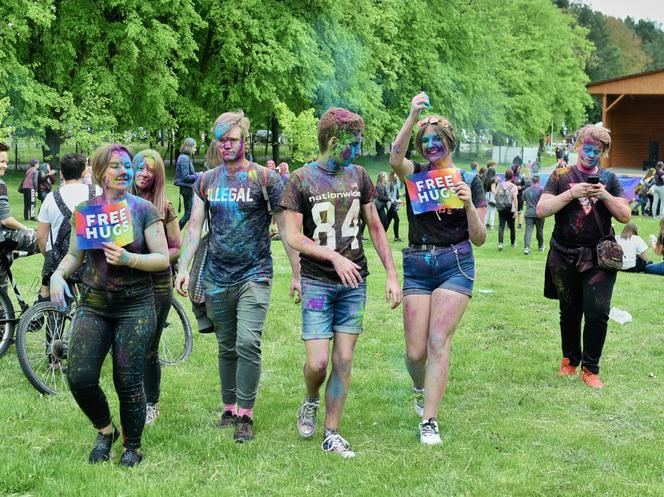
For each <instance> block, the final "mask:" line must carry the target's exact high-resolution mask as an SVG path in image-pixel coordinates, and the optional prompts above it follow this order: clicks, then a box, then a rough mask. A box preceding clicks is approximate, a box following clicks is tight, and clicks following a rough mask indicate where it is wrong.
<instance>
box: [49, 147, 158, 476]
mask: <svg viewBox="0 0 664 497" xmlns="http://www.w3.org/2000/svg"><path fill="white" fill-rule="evenodd" d="M92 173H93V176H94V180H95V183H97V184H98V185H100V186H101V188H102V192H103V193H102V195H100V196H99V197H95V198H93V199H92V200H88V201H86V202H82V203H81V204H79V205H78V206H77V207H76V209H75V211H74V216H72V220H73V226H72V228H73V229H72V236H71V241H70V244H69V253H68V254H67V255H66V256H65V258H64V259H63V260H62V262H61V263H60V265H59V266H58V268H57V269H56V270H55V272H54V273H53V275H52V276H51V300H52V301H53V302H55V303H57V304H59V305H61V306H63V307H64V306H65V296H66V295H68V296H70V297H71V292H70V291H69V288H68V286H67V283H66V279H67V277H68V276H70V275H71V274H73V273H74V272H75V271H76V270H77V269H78V268H79V267H80V266H81V264H83V263H84V261H85V266H84V271H83V276H82V278H81V279H82V283H81V285H80V287H79V289H80V299H79V306H78V311H77V313H76V319H75V320H74V324H73V330H72V336H71V341H70V344H69V370H68V374H67V380H68V382H69V387H70V389H71V391H72V394H73V395H74V398H75V399H76V402H77V403H78V405H79V406H80V408H81V410H82V411H83V412H84V413H85V415H86V416H87V417H88V418H89V419H90V421H91V422H92V424H93V425H94V427H95V428H96V429H97V430H98V433H97V437H96V439H95V442H94V445H93V448H92V451H91V452H90V455H89V457H88V462H89V463H91V464H92V463H97V462H102V461H107V460H108V459H109V458H110V453H111V446H112V444H113V442H115V441H116V440H117V439H118V438H119V436H120V433H119V431H118V429H117V428H116V427H115V424H114V423H113V422H112V420H111V412H110V409H109V407H108V402H107V401H106V396H105V395H104V392H103V391H102V390H101V388H100V387H99V374H100V371H101V367H102V364H103V362H104V358H105V357H106V354H107V353H108V351H109V349H110V348H111V346H112V348H113V352H112V357H113V382H114V384H115V390H116V392H117V394H118V397H119V399H120V421H121V424H122V430H123V446H124V450H123V453H122V457H121V458H120V465H121V466H127V467H130V466H135V465H136V464H139V463H140V462H141V460H142V458H143V455H142V454H141V452H140V450H139V449H140V446H141V435H142V433H143V427H144V423H145V409H146V408H145V395H144V393H143V371H144V368H145V358H146V354H147V351H148V347H149V346H150V344H151V342H152V339H153V336H154V332H155V326H156V320H157V317H156V314H155V303H154V293H153V290H152V280H151V278H150V274H149V273H152V272H159V271H165V270H166V269H167V268H168V245H167V243H166V236H165V235H164V226H163V223H162V222H161V221H162V218H163V212H159V211H158V210H157V208H156V207H155V206H154V205H153V204H152V203H151V202H148V201H147V200H143V199H142V198H140V197H137V196H134V195H131V194H130V193H128V190H129V187H130V186H131V184H132V182H133V177H134V171H133V169H132V162H131V154H130V153H129V150H128V149H127V148H126V147H125V146H124V145H118V144H111V145H104V146H102V147H101V148H99V149H97V151H96V152H95V154H94V156H93V158H92Z"/></svg>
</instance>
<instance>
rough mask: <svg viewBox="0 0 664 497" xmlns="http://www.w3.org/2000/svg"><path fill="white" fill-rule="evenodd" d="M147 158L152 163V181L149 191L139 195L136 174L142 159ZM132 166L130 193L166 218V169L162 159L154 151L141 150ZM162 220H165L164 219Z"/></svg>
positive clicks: (148, 149)
mask: <svg viewBox="0 0 664 497" xmlns="http://www.w3.org/2000/svg"><path fill="white" fill-rule="evenodd" d="M145 158H149V159H152V162H154V179H153V180H152V186H150V189H149V190H148V191H147V192H145V193H143V194H142V195H141V192H140V191H139V189H138V188H137V187H136V172H137V169H138V166H139V165H140V164H141V162H143V159H145ZM133 166H134V183H133V184H132V185H131V193H133V194H134V195H138V196H139V197H142V198H144V199H145V200H149V201H150V202H152V203H153V204H154V206H155V207H156V208H157V210H158V211H159V212H161V213H163V214H164V216H166V214H167V210H168V197H167V196H166V168H165V167H164V159H162V158H161V155H160V154H159V152H157V151H156V150H152V149H150V148H147V149H145V150H141V151H140V152H138V153H137V154H136V156H135V157H134V160H133ZM164 219H166V218H165V217H164Z"/></svg>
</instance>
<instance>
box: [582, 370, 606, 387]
mask: <svg viewBox="0 0 664 497" xmlns="http://www.w3.org/2000/svg"><path fill="white" fill-rule="evenodd" d="M581 379H582V380H583V382H584V383H585V384H586V385H588V386H589V387H590V388H604V383H602V381H601V380H600V379H599V375H596V374H595V373H591V372H590V371H588V370H587V369H586V368H583V376H581Z"/></svg>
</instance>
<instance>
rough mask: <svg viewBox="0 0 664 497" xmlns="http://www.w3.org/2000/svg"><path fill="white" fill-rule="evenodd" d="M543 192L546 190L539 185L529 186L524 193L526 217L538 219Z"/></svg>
mask: <svg viewBox="0 0 664 497" xmlns="http://www.w3.org/2000/svg"><path fill="white" fill-rule="evenodd" d="M543 191H544V188H543V187H542V186H541V185H537V186H529V187H528V188H526V191H524V192H523V201H524V202H525V204H526V217H537V202H539V199H540V197H541V196H542V192H543Z"/></svg>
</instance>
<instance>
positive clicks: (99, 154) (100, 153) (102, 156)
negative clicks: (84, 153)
mask: <svg viewBox="0 0 664 497" xmlns="http://www.w3.org/2000/svg"><path fill="white" fill-rule="evenodd" d="M122 152H124V153H126V154H127V155H128V156H129V158H130V159H131V158H132V153H131V152H130V151H129V149H128V148H127V147H125V146H124V145H122V144H121V143H109V144H107V145H102V146H101V147H99V148H98V149H97V150H95V153H94V154H93V155H92V163H91V165H92V178H93V179H94V182H95V183H96V184H97V185H99V186H101V187H103V186H104V184H103V182H102V180H103V178H104V174H105V173H106V169H107V168H108V163H109V162H110V161H111V156H112V155H113V154H116V153H118V154H119V153H122Z"/></svg>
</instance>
